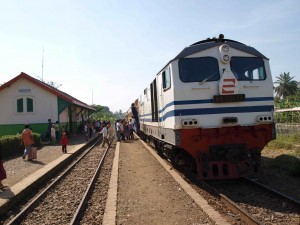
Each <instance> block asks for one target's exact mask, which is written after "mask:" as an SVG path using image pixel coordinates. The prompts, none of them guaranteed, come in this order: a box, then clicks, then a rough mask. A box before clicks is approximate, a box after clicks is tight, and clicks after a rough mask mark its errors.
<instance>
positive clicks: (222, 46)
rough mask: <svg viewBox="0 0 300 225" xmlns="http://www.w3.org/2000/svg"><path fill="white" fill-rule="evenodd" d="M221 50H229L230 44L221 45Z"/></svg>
mask: <svg viewBox="0 0 300 225" xmlns="http://www.w3.org/2000/svg"><path fill="white" fill-rule="evenodd" d="M221 50H222V51H223V52H229V46H228V45H221Z"/></svg>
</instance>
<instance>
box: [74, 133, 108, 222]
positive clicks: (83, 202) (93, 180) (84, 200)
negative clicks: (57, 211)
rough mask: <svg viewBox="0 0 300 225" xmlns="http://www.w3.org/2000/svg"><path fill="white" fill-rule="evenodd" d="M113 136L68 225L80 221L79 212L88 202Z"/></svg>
mask: <svg viewBox="0 0 300 225" xmlns="http://www.w3.org/2000/svg"><path fill="white" fill-rule="evenodd" d="M113 138H114V136H113V137H112V138H111V140H110V144H109V145H108V147H107V148H106V150H105V152H104V154H103V156H102V158H101V160H100V161H99V164H98V167H97V169H96V171H95V173H94V176H93V177H92V179H91V181H90V183H89V185H88V187H87V189H86V191H85V193H84V195H83V197H82V199H81V202H80V204H79V205H78V207H77V209H76V212H75V213H74V216H73V218H72V220H71V222H70V223H69V224H70V225H73V224H77V223H78V222H79V220H80V215H81V212H83V210H84V209H85V207H84V205H85V203H86V202H87V201H88V199H89V197H90V195H91V192H92V190H93V187H94V184H95V183H96V181H97V177H98V175H99V173H100V172H101V168H102V165H103V163H104V159H105V157H106V154H107V152H108V149H109V148H110V145H111V142H112V140H113Z"/></svg>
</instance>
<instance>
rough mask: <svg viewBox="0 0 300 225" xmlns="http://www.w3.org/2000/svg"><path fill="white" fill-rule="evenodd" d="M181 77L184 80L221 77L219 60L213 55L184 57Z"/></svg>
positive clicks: (193, 80) (180, 63) (180, 66)
mask: <svg viewBox="0 0 300 225" xmlns="http://www.w3.org/2000/svg"><path fill="white" fill-rule="evenodd" d="M178 64H179V77H180V79H181V81H183V82H206V81H217V80H219V79H220V72H219V65H218V60H217V59H216V58H213V57H201V58H182V59H180V60H179V62H178Z"/></svg>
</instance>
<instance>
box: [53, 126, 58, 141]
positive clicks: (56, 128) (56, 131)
mask: <svg viewBox="0 0 300 225" xmlns="http://www.w3.org/2000/svg"><path fill="white" fill-rule="evenodd" d="M54 128H55V137H56V142H58V141H59V123H58V121H56V123H55V126H54Z"/></svg>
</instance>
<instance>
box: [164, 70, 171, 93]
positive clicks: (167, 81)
mask: <svg viewBox="0 0 300 225" xmlns="http://www.w3.org/2000/svg"><path fill="white" fill-rule="evenodd" d="M162 80H163V82H162V83H163V89H164V91H165V90H167V89H169V88H170V87H171V75H170V68H169V67H168V68H167V69H166V70H165V71H164V72H163V73H162Z"/></svg>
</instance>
